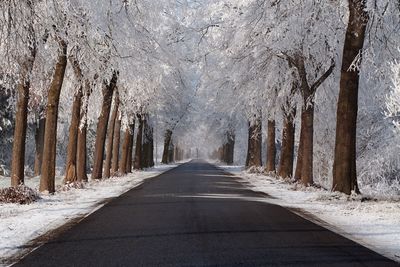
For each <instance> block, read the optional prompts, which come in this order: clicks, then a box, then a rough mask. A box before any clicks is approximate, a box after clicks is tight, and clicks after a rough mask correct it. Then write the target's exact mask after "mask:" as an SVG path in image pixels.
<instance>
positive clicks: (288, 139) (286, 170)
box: [278, 108, 296, 178]
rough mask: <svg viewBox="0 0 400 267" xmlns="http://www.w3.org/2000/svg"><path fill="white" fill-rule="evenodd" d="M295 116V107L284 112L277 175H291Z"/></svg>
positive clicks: (286, 176) (285, 176)
mask: <svg viewBox="0 0 400 267" xmlns="http://www.w3.org/2000/svg"><path fill="white" fill-rule="evenodd" d="M295 116H296V109H295V108H293V109H292V110H291V111H290V112H289V113H288V114H285V118H284V122H283V131H282V150H281V158H280V162H279V167H278V175H279V176H280V177H283V178H289V177H292V175H293V156H294V136H295V125H294V118H295Z"/></svg>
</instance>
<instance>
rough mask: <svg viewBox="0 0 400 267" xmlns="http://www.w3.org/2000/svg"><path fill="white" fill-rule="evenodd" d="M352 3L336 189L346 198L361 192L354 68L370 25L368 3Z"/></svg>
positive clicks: (341, 99)
mask: <svg viewBox="0 0 400 267" xmlns="http://www.w3.org/2000/svg"><path fill="white" fill-rule="evenodd" d="M348 3H349V11H350V17H349V22H348V26H347V31H346V37H345V43H344V48H343V59H342V69H341V78H340V91H339V99H338V107H337V122H336V143H335V159H334V164H333V187H332V189H333V190H335V191H339V192H343V193H346V194H350V193H351V191H355V192H357V193H358V192H359V188H358V185H357V169H356V134H357V112H358V86H359V73H358V71H357V70H355V69H353V68H352V65H353V61H354V60H355V59H356V57H357V56H358V55H360V53H361V50H362V49H363V46H364V38H365V31H366V26H367V23H368V14H367V13H366V11H365V9H366V1H365V0H349V1H348ZM358 64H360V62H358Z"/></svg>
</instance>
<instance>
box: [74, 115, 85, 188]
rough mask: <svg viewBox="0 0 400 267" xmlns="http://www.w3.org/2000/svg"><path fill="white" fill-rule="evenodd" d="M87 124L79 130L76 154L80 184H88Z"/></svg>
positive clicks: (77, 174)
mask: <svg viewBox="0 0 400 267" xmlns="http://www.w3.org/2000/svg"><path fill="white" fill-rule="evenodd" d="M86 136H87V122H86V121H85V122H84V123H83V125H82V126H81V127H80V128H79V129H78V145H77V152H76V163H77V164H76V176H77V180H78V182H82V181H83V182H87V181H88V177H87V174H86V167H87V151H86Z"/></svg>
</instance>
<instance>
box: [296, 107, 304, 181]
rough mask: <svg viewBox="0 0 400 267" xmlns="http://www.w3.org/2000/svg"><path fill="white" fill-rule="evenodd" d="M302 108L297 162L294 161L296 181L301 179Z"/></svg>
mask: <svg viewBox="0 0 400 267" xmlns="http://www.w3.org/2000/svg"><path fill="white" fill-rule="evenodd" d="M304 128H305V124H304V110H302V112H301V125H300V140H299V147H298V149H297V162H296V171H295V173H294V179H295V180H296V181H300V180H301V171H302V168H303V146H304V145H303V141H304Z"/></svg>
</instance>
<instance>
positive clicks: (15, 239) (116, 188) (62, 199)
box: [0, 165, 175, 266]
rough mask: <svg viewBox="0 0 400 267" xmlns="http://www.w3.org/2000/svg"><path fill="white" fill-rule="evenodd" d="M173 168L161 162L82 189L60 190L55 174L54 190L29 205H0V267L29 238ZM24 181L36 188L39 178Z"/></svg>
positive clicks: (0, 183)
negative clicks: (55, 191) (144, 169)
mask: <svg viewBox="0 0 400 267" xmlns="http://www.w3.org/2000/svg"><path fill="white" fill-rule="evenodd" d="M173 167H175V166H174V165H161V166H157V167H155V168H152V169H149V170H146V171H141V172H134V173H132V174H129V175H127V176H124V177H115V178H110V179H107V180H102V181H90V182H89V183H87V184H86V185H85V188H84V189H70V190H68V191H64V190H62V187H61V183H62V178H61V177H58V178H57V180H56V185H57V186H58V190H57V193H56V194H54V195H41V198H42V199H41V200H39V201H38V202H36V203H33V204H30V205H19V204H0V266H3V265H5V264H7V263H9V262H10V260H11V258H13V257H17V256H18V255H19V254H20V253H22V252H23V251H24V249H25V248H26V244H28V243H29V242H31V241H32V240H34V239H36V238H38V237H40V236H42V235H44V234H46V233H48V232H49V231H52V230H55V229H57V228H59V227H61V226H63V225H65V224H66V223H68V222H71V221H73V220H74V219H79V218H82V217H84V216H86V215H87V214H90V213H92V212H93V211H95V210H97V209H98V208H100V207H102V206H103V205H104V204H105V203H106V202H107V200H108V199H111V198H114V197H117V196H119V195H121V194H123V193H125V192H126V191H128V190H130V189H132V188H134V187H136V186H138V185H140V184H141V183H142V182H143V181H144V180H145V179H148V178H151V177H154V176H156V175H159V174H160V173H162V172H164V171H167V170H169V169H171V168H173ZM9 183H10V179H9V178H5V177H0V188H2V187H8V186H9ZM25 184H26V185H27V186H29V187H31V188H34V189H37V188H38V186H39V178H38V177H36V178H31V179H26V182H25Z"/></svg>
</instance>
